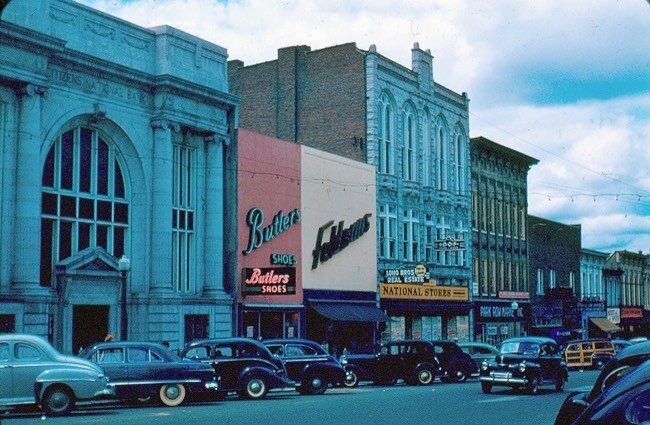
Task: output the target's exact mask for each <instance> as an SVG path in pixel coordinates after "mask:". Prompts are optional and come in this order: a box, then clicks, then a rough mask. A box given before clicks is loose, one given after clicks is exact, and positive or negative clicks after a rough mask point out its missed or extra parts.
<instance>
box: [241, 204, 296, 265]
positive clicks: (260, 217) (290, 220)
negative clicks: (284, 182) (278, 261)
mask: <svg viewBox="0 0 650 425" xmlns="http://www.w3.org/2000/svg"><path fill="white" fill-rule="evenodd" d="M299 221H300V209H298V208H296V209H295V210H293V211H291V212H290V213H289V214H286V215H285V214H284V212H282V210H280V211H278V213H277V214H276V215H275V216H274V217H273V220H272V221H271V223H270V224H269V225H268V226H266V227H262V226H264V212H262V210H261V209H259V208H251V209H250V211H248V214H246V224H247V225H248V229H249V230H248V245H247V246H246V249H245V250H244V251H242V253H243V254H244V255H248V254H250V253H251V252H253V250H255V249H257V248H259V247H261V246H262V245H263V244H264V243H266V242H268V241H270V240H271V239H273V238H275V237H276V236H278V235H279V234H280V233H283V232H285V231H286V230H287V229H289V227H291V226H292V225H294V224H296V223H298V222H299Z"/></svg>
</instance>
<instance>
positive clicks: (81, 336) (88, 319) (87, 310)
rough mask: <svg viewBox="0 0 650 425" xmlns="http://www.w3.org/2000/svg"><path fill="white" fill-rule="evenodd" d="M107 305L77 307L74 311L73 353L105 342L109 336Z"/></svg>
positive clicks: (74, 307)
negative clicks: (93, 344) (107, 335)
mask: <svg viewBox="0 0 650 425" xmlns="http://www.w3.org/2000/svg"><path fill="white" fill-rule="evenodd" d="M108 307H109V306H107V305H75V306H73V309H72V353H73V354H77V353H79V350H80V349H82V348H85V347H88V346H89V345H90V344H92V343H94V342H99V341H104V338H105V337H106V334H108Z"/></svg>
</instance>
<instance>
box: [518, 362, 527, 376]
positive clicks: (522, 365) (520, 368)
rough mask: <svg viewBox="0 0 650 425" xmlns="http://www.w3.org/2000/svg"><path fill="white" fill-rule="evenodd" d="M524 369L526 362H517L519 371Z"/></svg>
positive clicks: (522, 371)
mask: <svg viewBox="0 0 650 425" xmlns="http://www.w3.org/2000/svg"><path fill="white" fill-rule="evenodd" d="M525 371H526V363H523V362H522V363H519V372H521V373H524V372H525Z"/></svg>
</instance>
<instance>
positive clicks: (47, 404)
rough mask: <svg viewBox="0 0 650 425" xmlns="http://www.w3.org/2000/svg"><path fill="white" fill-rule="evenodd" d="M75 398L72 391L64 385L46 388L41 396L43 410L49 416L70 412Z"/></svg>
mask: <svg viewBox="0 0 650 425" xmlns="http://www.w3.org/2000/svg"><path fill="white" fill-rule="evenodd" d="M74 405H75V399H74V395H73V394H72V391H71V390H70V389H69V388H67V387H64V386H59V385H57V386H54V387H51V388H48V390H47V391H46V392H45V395H44V396H43V410H45V413H46V414H48V415H51V416H61V415H66V414H68V413H70V411H71V410H72V409H73V408H74Z"/></svg>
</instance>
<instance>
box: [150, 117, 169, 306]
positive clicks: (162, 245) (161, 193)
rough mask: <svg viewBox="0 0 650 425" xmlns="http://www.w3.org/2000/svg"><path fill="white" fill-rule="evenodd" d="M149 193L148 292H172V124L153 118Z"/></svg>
mask: <svg viewBox="0 0 650 425" xmlns="http://www.w3.org/2000/svg"><path fill="white" fill-rule="evenodd" d="M151 127H152V128H153V173H152V176H153V179H152V180H153V181H152V196H151V263H150V264H151V287H150V289H151V292H152V293H154V294H163V293H170V292H172V276H171V273H172V272H171V270H172V268H171V266H172V264H171V262H172V173H173V172H174V157H173V146H172V127H173V124H172V123H170V122H169V121H167V120H162V119H154V120H152V121H151Z"/></svg>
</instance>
